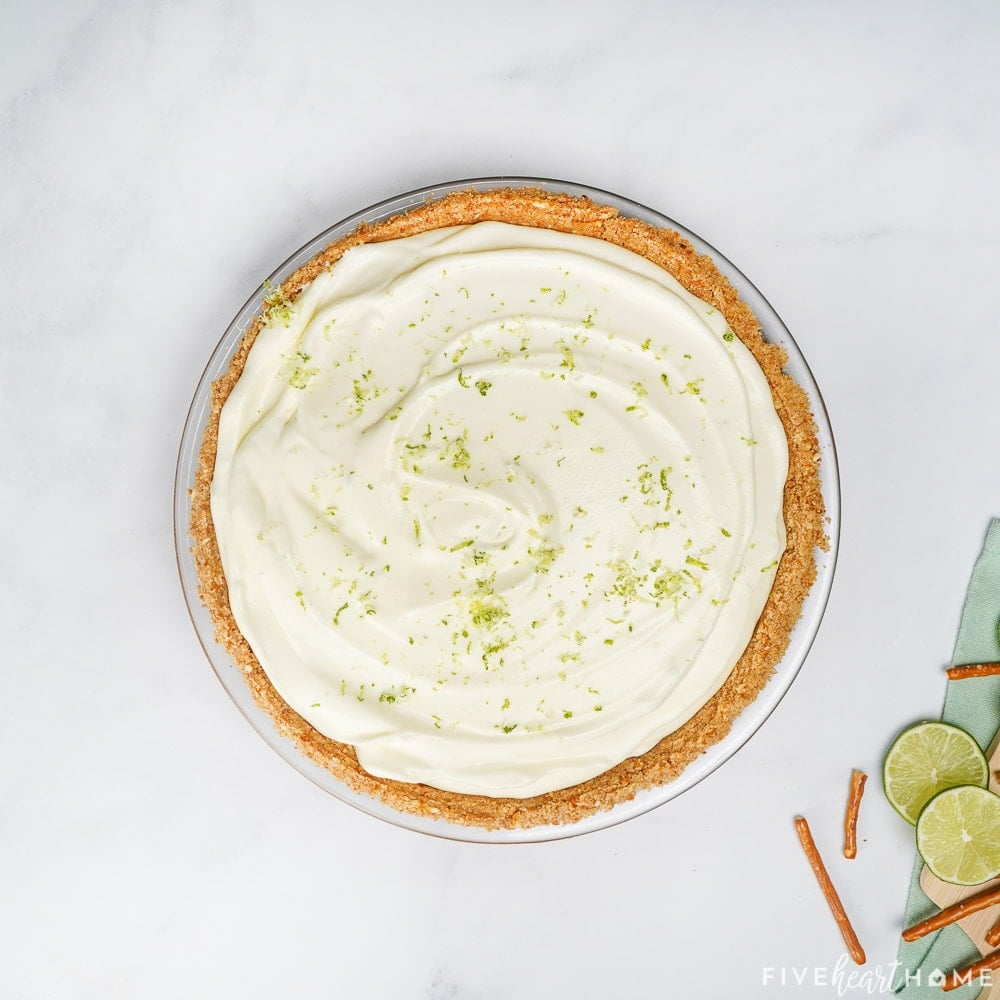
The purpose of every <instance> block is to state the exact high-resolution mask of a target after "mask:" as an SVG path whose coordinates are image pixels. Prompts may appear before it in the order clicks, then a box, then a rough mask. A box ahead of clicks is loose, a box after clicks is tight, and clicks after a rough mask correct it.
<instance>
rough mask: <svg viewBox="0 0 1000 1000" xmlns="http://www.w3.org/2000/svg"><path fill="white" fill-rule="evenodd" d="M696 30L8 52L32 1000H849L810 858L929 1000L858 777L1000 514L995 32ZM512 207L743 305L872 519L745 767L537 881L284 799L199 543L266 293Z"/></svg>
mask: <svg viewBox="0 0 1000 1000" xmlns="http://www.w3.org/2000/svg"><path fill="white" fill-rule="evenodd" d="M670 6H672V7H674V8H675V9H672V10H671V9H670V7H668V5H662V6H661V5H657V4H654V3H647V4H637V3H626V2H623V3H618V4H614V5H610V4H608V5H598V4H586V3H575V4H569V3H564V4H559V3H537V4H530V3H520V2H513V3H507V4H505V5H503V6H491V7H489V8H486V7H485V5H483V6H478V5H475V4H466V5H464V6H459V5H451V4H446V3H443V2H442V3H430V2H426V3H423V4H404V3H388V4H387V3H367V4H347V3H329V2H327V3H320V2H315V3H296V2H289V3H285V4H281V5H267V4H264V3H261V2H255V3H246V4H238V3H228V2H225V3H224V2H219V3H211V4H210V3H194V2H189V3H163V4H152V3H125V2H121V0H119V2H93V0H91V2H74V3H70V2H62V3H44V2H43V3H34V4H28V3H19V2H13V0H12V2H10V3H7V4H4V5H3V6H2V10H0V30H2V37H3V39H4V50H5V54H4V58H3V60H0V81H2V82H0V100H2V109H3V119H2V132H3V138H2V143H0V163H2V176H3V184H2V185H0V231H2V239H0V273H2V275H3V285H4V289H3V323H2V332H0V414H2V419H0V425H2V427H3V435H2V438H0V442H2V467H3V475H2V479H0V523H2V524H4V525H5V530H4V546H3V547H4V554H3V558H2V560H0V567H2V569H0V622H2V626H3V630H2V631H3V647H2V648H3V652H2V654H0V657H2V664H3V677H4V697H3V700H2V703H0V715H2V720H3V725H2V727H0V754H2V756H0V759H2V761H3V764H2V766H0V802H2V806H0V900H2V902H0V941H2V942H3V947H2V952H3V955H4V957H3V960H2V961H0V996H2V997H5V998H6V997H11V998H32V1000H34V998H63V997H68V998H100V1000H111V998H118V997H121V998H133V997H141V998H147V997H148V998H174V997H179V996H190V997H240V998H272V997H285V996H296V997H302V998H324V1000H326V998H347V997H351V998H353V997H365V998H368V997H371V998H410V997H413V998H422V1000H452V998H453V1000H480V998H482V1000H494V998H506V997H518V998H521V1000H528V998H536V997H537V998H542V997H551V996H566V997H574V998H575V997H581V998H591V997H594V998H605V997H627V998H661V997H667V996H682V997H685V998H703V997H704V998H716V997H721V996H734V997H741V998H751V997H777V996H782V997H783V996H825V995H830V996H835V995H836V991H835V990H834V989H833V988H832V987H823V986H820V987H816V986H814V985H808V986H804V987H801V988H800V987H797V986H795V985H794V979H793V975H792V973H793V970H794V969H803V968H805V969H807V970H809V972H808V976H809V977H813V976H814V975H815V973H814V971H813V970H816V969H818V970H820V974H821V975H822V970H827V972H828V973H830V972H831V971H832V969H833V967H834V965H835V964H836V962H837V960H838V958H839V956H840V955H841V953H842V951H843V948H842V945H841V943H840V939H839V937H838V935H837V933H836V929H835V927H834V924H833V921H832V920H831V918H830V915H829V913H828V912H827V911H826V909H825V907H824V905H823V902H822V900H821V899H820V897H819V894H818V892H817V888H816V885H815V883H814V882H813V879H812V875H811V873H810V871H809V869H808V867H807V866H806V864H805V861H804V859H803V857H802V855H801V853H800V851H799V848H798V844H797V842H796V840H795V837H794V832H793V828H792V818H793V817H794V816H795V815H796V814H797V813H799V812H803V813H805V814H806V815H808V816H809V818H810V819H811V821H812V824H813V828H814V831H815V832H816V835H817V838H818V840H819V841H820V844H821V846H823V847H824V848H826V850H827V854H828V855H829V858H830V864H831V869H832V870H833V874H834V877H835V878H836V880H837V881H838V883H839V884H840V887H841V891H842V895H843V897H844V899H845V902H846V904H847V906H848V908H849V909H850V911H851V912H852V913H853V915H854V917H855V919H856V925H857V929H858V933H859V934H860V936H861V938H862V940H863V941H864V943H865V944H866V946H867V948H868V953H869V957H870V968H872V969H874V968H875V967H877V966H882V967H883V968H885V967H886V966H887V965H888V963H889V962H891V960H892V959H893V957H894V955H895V947H896V940H897V937H896V936H897V933H898V930H899V923H900V917H901V913H902V908H903V902H904V897H905V892H906V885H907V880H908V877H909V872H910V865H911V860H912V849H911V843H912V840H911V833H910V831H909V830H908V829H907V828H905V827H904V826H903V825H902V824H901V822H899V821H898V820H897V819H896V818H895V817H894V815H893V814H892V813H891V811H890V810H889V808H888V806H887V805H886V804H885V802H884V800H883V798H882V796H881V793H880V791H879V789H878V782H877V781H875V782H873V785H872V786H871V787H870V793H869V794H868V796H866V799H865V803H864V811H863V827H862V831H863V835H864V842H863V843H862V845H861V850H860V854H859V857H858V859H857V860H856V861H855V862H853V863H846V862H844V861H843V860H842V859H839V858H838V857H837V850H836V846H837V844H838V843H839V825H840V822H841V818H842V810H843V802H844V796H845V793H846V788H847V778H848V775H849V772H850V769H851V768H852V767H855V766H857V767H862V768H864V769H865V770H867V771H869V772H870V773H873V774H877V772H878V770H879V766H880V760H881V757H882V754H883V752H884V749H885V747H886V745H887V742H888V741H889V740H890V738H891V737H892V735H893V734H894V733H895V732H896V731H897V730H898V729H900V728H901V727H902V726H904V725H905V724H907V723H909V722H911V721H913V720H915V719H917V718H920V717H925V716H934V715H936V714H937V713H938V712H939V710H940V705H941V700H942V697H943V691H944V684H943V680H942V676H941V672H940V671H941V667H942V665H943V664H944V663H945V662H946V661H947V660H948V658H949V656H950V653H951V647H952V643H953V641H954V635H955V629H956V626H957V622H958V614H959V610H960V607H961V602H962V598H963V595H964V591H965V586H966V583H967V579H968V576H969V573H970V571H971V568H972V563H973V560H974V558H975V556H976V554H977V552H978V548H979V545H980V541H981V538H982V535H983V532H984V530H985V528H986V523H987V520H988V518H989V517H990V516H991V515H994V514H998V513H1000V463H998V461H997V454H998V449H997V441H998V440H1000V408H998V407H997V405H996V397H997V387H998V381H997V378H998V376H997V372H998V369H1000V338H998V336H997V332H996V327H997V317H998V313H1000V282H998V281H997V279H996V269H997V263H998V252H1000V201H998V196H997V187H996V178H997V176H998V173H1000V114H998V112H1000V108H998V93H1000V73H998V70H997V60H996V50H997V46H998V43H1000V7H997V5H996V4H993V3H985V2H984V3H969V2H959V3H953V4H948V5H945V4H932V3H882V4H877V5H876V4H867V3H860V2H852V3H838V4H822V3H818V2H816V3H798V4H795V3H760V4H749V3H746V4H742V3H736V2H730V3H719V2H716V3H706V4H698V5H695V4H688V5H683V6H682V5H679V4H678V5H670ZM496 173H510V174H534V175H542V176H552V177H563V178H569V179H575V180H579V181H582V182H584V183H588V184H591V185H594V186H597V187H603V188H606V189H610V190H613V191H618V192H620V193H622V194H625V195H627V196H629V197H631V198H634V199H636V200H638V201H641V202H644V203H646V204H649V205H651V206H654V207H655V208H657V209H659V210H661V211H663V212H665V213H666V214H668V215H672V216H673V217H674V218H676V219H678V220H679V221H681V222H682V223H684V224H686V225H687V226H689V227H691V228H692V229H694V230H695V231H696V232H698V233H700V234H701V235H703V236H704V237H705V238H706V239H707V240H709V241H710V242H711V243H713V244H714V245H716V246H717V247H719V248H720V249H721V250H722V251H723V252H724V253H726V254H727V255H728V256H729V257H730V258H731V259H733V260H734V261H736V262H737V263H738V264H739V265H740V266H741V267H742V268H743V269H744V270H745V271H746V272H747V273H748V274H749V276H750V277H751V279H752V280H754V281H755V282H756V284H757V285H758V286H759V287H760V288H761V289H762V290H763V291H764V293H765V294H766V295H767V296H768V297H769V298H770V300H771V301H772V302H773V304H774V305H775V307H776V308H777V310H778V312H779V313H781V315H782V316H783V318H784V319H785V321H786V323H787V324H788V326H789V327H790V328H791V330H792V332H793V334H794V335H795V337H796V338H797V340H798V342H799V344H800V346H801V347H802V349H803V351H804V353H805V354H806V356H807V357H808V358H809V360H810V362H811V363H812V366H813V369H814V371H815V374H816V377H817V379H818V381H819V383H820V385H821V386H822V388H823V391H824V393H825V396H826V399H827V403H828V405H829V409H830V412H831V415H832V419H833V422H834V428H835V432H836V435H837V439H838V444H839V448H840V457H841V463H842V480H843V491H844V535H843V547H842V552H841V560H840V566H839V570H838V577H837V581H836V584H835V587H834V593H833V598H832V601H831V603H830V607H829V612H828V615H827V619H826V621H825V623H824V626H823V628H822V630H821V633H820V636H819V639H818V641H817V643H816V646H815V648H814V650H813V653H812V654H811V656H810V657H809V659H808V661H807V663H806V666H805V668H804V669H803V671H802V673H801V675H800V677H799V678H798V680H797V681H796V683H795V684H794V685H793V687H792V689H791V691H790V693H789V694H788V696H787V697H786V698H785V700H784V701H783V702H782V704H781V705H780V706H779V708H778V710H777V711H776V712H775V714H774V715H773V716H772V718H771V719H770V720H769V721H768V722H767V723H766V724H765V726H764V727H763V729H762V730H761V731H760V732H759V733H758V735H757V736H756V737H755V738H754V739H753V740H752V741H751V742H750V744H749V745H748V746H747V747H746V748H745V749H744V750H743V751H742V752H741V753H740V754H738V755H737V756H736V757H735V758H734V759H733V760H732V761H730V762H729V763H728V764H727V765H726V766H725V767H723V768H722V770H721V771H719V772H717V773H716V774H715V775H713V776H712V777H711V778H709V779H708V780H707V781H705V782H703V783H702V784H701V785H699V786H698V787H696V788H694V789H693V790H691V791H689V792H687V793H686V794H684V795H683V796H682V797H681V798H680V799H678V800H677V801H675V802H673V803H671V804H669V805H667V806H665V807H663V808H661V809H659V810H658V811H655V812H653V813H651V814H648V815H646V816H644V817H641V818H639V819H636V820H634V821H632V822H630V823H628V824H626V825H624V826H621V827H618V828H616V829H612V830H609V831H605V832H602V833H597V834H592V835H589V836H586V837H583V838H579V839H576V840H571V841H565V842H559V843H552V844H543V845H535V846H525V847H503V848H497V847H483V846H474V845H461V844H454V843H448V842H443V841H438V840H434V839H430V838H427V837H422V836H418V835H416V834H412V833H407V832H403V831H400V830H397V829H395V828H392V827H389V826H386V825H383V824H380V823H379V822H376V821H375V820H372V819H369V818H368V817H366V816H364V815H362V814H361V813H358V812H355V811H353V810H352V809H350V808H348V807H346V806H344V805H342V804H340V803H339V802H338V801H336V800H335V799H333V798H331V797H329V796H327V795H325V794H324V793H323V792H321V791H319V790H318V789H317V788H315V787H313V786H312V785H311V784H310V783H309V782H307V781H306V780H305V779H303V778H302V777H300V776H299V775H298V774H297V773H296V772H295V771H294V770H292V769H291V768H290V767H289V766H288V765H286V764H285V763H283V762H282V761H281V760H280V759H279V758H278V757H277V756H276V755H275V754H273V753H272V752H271V750H269V749H268V748H267V746H265V744H264V743H263V742H262V741H261V740H260V739H259V738H258V737H257V735H256V734H255V733H254V732H253V731H252V730H251V729H250V728H249V727H248V726H247V725H246V723H245V722H244V721H243V719H242V718H241V717H240V716H239V715H238V713H237V712H236V711H235V709H234V708H233V706H232V704H231V703H230V701H229V699H228V697H227V696H226V694H225V693H224V691H223V690H222V688H221V687H220V686H219V684H218V682H217V680H216V679H215V677H214V675H213V674H212V672H211V671H210V669H209V667H208V665H207V663H206V661H205V659H204V656H203V654H202V651H201V649H200V648H199V646H198V643H197V640H196V638H195V635H194V633H193V631H192V629H191V625H190V622H189V620H188V617H187V613H186V611H185V608H184V605H183V601H182V598H181V593H180V588H179V584H178V579H177V573H176V568H175V564H174V553H173V543H172V536H171V490H172V478H173V467H174V461H175V456H176V449H177V445H178V441H179V437H180V432H181V426H182V422H183V418H184V414H185V412H186V408H187V405H188V403H189V401H190V398H191V395H192V393H193V391H194V387H195V384H196V382H197V379H198V376H199V374H200V372H201V368H202V366H203V365H204V363H205V361H206V360H207V358H208V355H209V352H210V350H211V348H212V347H213V346H214V344H215V342H216V341H217V339H218V337H219V336H220V335H221V332H222V330H223V329H224V328H225V326H226V324H227V323H228V321H229V319H230V318H231V316H232V314H233V313H234V312H235V310H236V309H237V307H238V306H239V305H240V304H241V303H242V302H243V300H244V299H245V298H246V296H247V295H248V294H249V293H250V292H251V291H252V290H253V289H254V287H255V286H256V285H257V284H258V283H259V282H260V280H261V279H262V277H263V276H264V275H266V274H267V273H268V272H269V271H270V270H271V269H272V268H273V267H274V266H276V264H277V263H279V262H280V261H281V260H282V259H284V257H285V256H286V255H287V254H289V253H290V252H291V251H292V250H294V249H295V248H296V247H297V246H299V245H300V244H301V243H302V242H303V241H304V240H305V239H306V238H308V237H311V236H312V235H313V234H315V233H316V232H318V231H319V230H321V229H323V228H325V227H326V226H327V225H329V224H331V223H332V222H334V221H336V220H337V219H339V218H341V217H342V216H344V215H346V214H348V213H350V212H352V211H354V210H355V209H358V208H360V207H363V206H365V205H367V204H369V203H371V202H374V201H377V200H380V199H382V198H384V197H387V196H389V195H391V194H393V193H396V192H400V191H404V190H408V189H411V188H414V187H418V186H421V185H423V184H428V183H433V182H436V181H441V180H445V179H451V178H456V177H468V176H477V175H488V174H496ZM765 967H774V968H776V969H777V970H778V972H779V974H780V971H781V969H783V968H784V969H785V970H787V971H786V975H787V980H786V982H787V985H785V986H781V985H780V981H779V982H778V983H774V982H772V983H771V984H769V985H764V982H763V978H764V973H763V970H764V968H765ZM809 981H810V982H812V981H813V980H812V978H810V980H809ZM848 995H857V996H860V995H865V991H864V990H855V991H849V993H848Z"/></svg>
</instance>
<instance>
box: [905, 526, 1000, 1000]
mask: <svg viewBox="0 0 1000 1000" xmlns="http://www.w3.org/2000/svg"><path fill="white" fill-rule="evenodd" d="M998 628H1000V518H994V519H993V520H992V521H991V522H990V527H989V530H988V531H987V533H986V544H985V545H984V546H983V551H982V554H981V555H980V557H979V561H978V562H977V563H976V568H975V569H974V570H973V571H972V580H971V581H970V582H969V592H968V594H967V595H966V598H965V608H964V609H963V610H962V621H961V624H960V625H959V628H958V641H957V642H956V643H955V653H954V656H953V657H952V663H953V664H954V665H955V666H961V665H962V664H965V663H995V662H997V661H1000V635H998ZM941 718H942V719H943V720H944V721H945V722H951V723H953V724H954V725H956V726H961V727H962V728H963V729H964V730H966V731H967V732H969V733H971V734H972V736H973V737H975V739H976V740H977V741H978V743H979V745H980V746H981V747H982V748H983V751H984V752H985V751H986V750H988V749H989V746H990V743H992V741H993V737H994V736H995V735H996V731H997V727H998V725H1000V677H979V678H976V679H974V680H964V681H950V682H949V683H948V691H947V693H946V694H945V699H944V711H943V712H942V713H941ZM923 867H924V865H923V862H922V861H921V860H920V857H919V856H918V857H917V859H916V864H914V866H913V878H912V879H911V881H910V895H909V897H908V899H907V901H906V926H907V927H909V926H910V925H911V924H914V923H916V922H917V921H918V920H923V919H924V918H925V917H929V916H930V915H931V914H933V913H937V911H938V907H937V906H935V905H934V903H932V902H931V901H930V900H929V899H928V898H927V896H926V895H924V892H923V890H922V889H921V888H920V873H921V871H922V870H923ZM977 958H979V951H978V950H977V949H976V947H975V946H974V945H973V944H972V942H971V941H970V940H969V939H968V938H967V937H966V936H965V934H964V932H963V931H962V930H960V929H959V927H958V926H957V925H954V924H953V925H952V926H951V927H945V928H944V929H943V930H940V931H937V932H936V933H934V934H928V935H927V937H925V938H921V939H920V940H919V941H913V942H912V943H910V944H907V943H906V942H905V941H904V942H903V943H902V944H901V945H900V947H899V953H898V955H897V956H896V960H897V962H898V963H899V964H898V967H897V970H896V976H895V979H894V982H893V987H892V989H893V992H894V993H896V994H897V995H898V996H900V997H903V998H905V1000H924V998H928V1000H930V998H932V997H933V998H934V1000H941V997H942V996H948V997H953V998H954V1000H973V998H975V997H977V996H978V995H979V993H980V986H979V984H978V981H977V982H974V983H969V984H968V985H967V986H962V987H961V988H960V989H958V990H955V991H954V992H953V993H947V994H944V993H942V992H941V988H940V986H939V985H937V984H936V983H934V984H928V982H927V978H928V976H929V975H930V974H931V973H932V972H933V971H934V970H935V969H940V970H942V971H943V972H946V973H947V972H949V971H950V970H951V969H955V968H958V967H960V966H963V965H966V964H968V963H969V962H972V961H975V960H976V959H977ZM994 981H997V977H996V974H994Z"/></svg>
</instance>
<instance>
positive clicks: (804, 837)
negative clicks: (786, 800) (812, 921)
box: [795, 816, 865, 965]
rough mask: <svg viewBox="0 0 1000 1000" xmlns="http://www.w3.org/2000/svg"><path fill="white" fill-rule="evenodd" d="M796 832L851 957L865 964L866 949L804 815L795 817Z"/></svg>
mask: <svg viewBox="0 0 1000 1000" xmlns="http://www.w3.org/2000/svg"><path fill="white" fill-rule="evenodd" d="M795 832H796V833H798V835H799V841H800V843H801V844H802V850H803V851H805V852H806V857H807V858H808V859H809V864H810V865H811V866H812V870H813V873H814V874H815V876H816V881H817V882H819V887H820V889H822V890H823V895H824V896H826V901H827V904H828V905H829V907H830V912H831V913H832V914H833V919H834V920H836V921H837V926H838V927H839V928H840V934H841V936H842V937H843V939H844V944H846V945H847V950H848V951H849V952H850V953H851V958H853V959H854V961H855V962H857V964H858V965H864V964H865V950H864V948H862V947H861V942H860V941H859V940H858V936H857V934H855V933H854V928H853V927H852V926H851V921H850V920H849V919H848V918H847V913H846V912H845V911H844V904H843V903H841V901H840V896H838V895H837V890H836V889H834V887H833V882H831V881H830V875H829V873H828V872H827V870H826V865H824V864H823V859H822V858H821V857H820V856H819V851H818V850H817V849H816V841H814V840H813V835H812V831H811V830H810V829H809V824H808V823H807V822H806V820H805V817H804V816H796V817H795Z"/></svg>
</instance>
